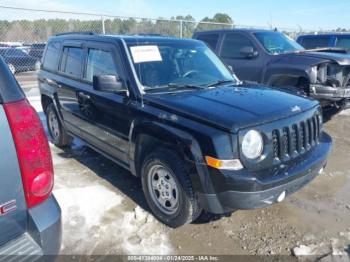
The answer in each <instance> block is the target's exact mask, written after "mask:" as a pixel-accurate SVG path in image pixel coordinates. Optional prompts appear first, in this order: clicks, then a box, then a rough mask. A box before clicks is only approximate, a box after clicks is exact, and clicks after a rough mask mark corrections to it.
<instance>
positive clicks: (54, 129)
mask: <svg viewBox="0 0 350 262" xmlns="http://www.w3.org/2000/svg"><path fill="white" fill-rule="evenodd" d="M45 113H46V121H47V127H48V129H49V133H50V136H51V138H52V143H53V144H54V145H55V146H58V147H64V146H69V145H70V144H71V143H72V140H73V138H72V137H71V136H70V135H68V134H67V132H66V131H65V129H64V127H63V126H62V124H61V121H60V120H59V118H58V115H57V112H56V108H55V106H54V104H52V103H51V104H49V105H48V106H47V108H46V111H45Z"/></svg>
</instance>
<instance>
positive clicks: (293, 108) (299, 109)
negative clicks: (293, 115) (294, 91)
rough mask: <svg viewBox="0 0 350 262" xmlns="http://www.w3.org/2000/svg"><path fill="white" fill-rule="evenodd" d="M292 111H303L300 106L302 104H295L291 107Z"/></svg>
mask: <svg viewBox="0 0 350 262" xmlns="http://www.w3.org/2000/svg"><path fill="white" fill-rule="evenodd" d="M291 111H292V112H300V111H301V108H300V106H293V107H292V108H291Z"/></svg>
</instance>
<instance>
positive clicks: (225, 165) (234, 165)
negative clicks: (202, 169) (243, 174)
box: [205, 156, 243, 170]
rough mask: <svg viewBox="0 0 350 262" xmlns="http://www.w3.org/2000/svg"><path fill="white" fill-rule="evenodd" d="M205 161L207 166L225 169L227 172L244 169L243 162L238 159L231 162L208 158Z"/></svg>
mask: <svg viewBox="0 0 350 262" xmlns="http://www.w3.org/2000/svg"><path fill="white" fill-rule="evenodd" d="M205 161H206V162H207V165H208V166H210V167H213V168H216V169H225V170H240V169H243V166H242V164H241V161H239V160H238V159H231V160H221V159H216V158H214V157H210V156H206V157H205Z"/></svg>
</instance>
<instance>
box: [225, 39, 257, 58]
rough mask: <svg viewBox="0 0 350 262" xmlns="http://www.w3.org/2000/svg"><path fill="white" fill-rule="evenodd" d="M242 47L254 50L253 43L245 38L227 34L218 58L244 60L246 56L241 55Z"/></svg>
mask: <svg viewBox="0 0 350 262" xmlns="http://www.w3.org/2000/svg"><path fill="white" fill-rule="evenodd" d="M244 47H252V48H253V49H255V47H254V45H253V43H252V42H251V41H250V40H249V39H248V38H247V37H246V36H244V35H241V34H237V33H229V34H227V35H226V36H225V39H224V42H223V44H222V48H221V54H220V56H221V57H223V58H229V59H243V58H246V56H245V55H244V54H242V53H241V50H242V48H244Z"/></svg>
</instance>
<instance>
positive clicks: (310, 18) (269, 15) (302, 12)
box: [0, 0, 350, 29]
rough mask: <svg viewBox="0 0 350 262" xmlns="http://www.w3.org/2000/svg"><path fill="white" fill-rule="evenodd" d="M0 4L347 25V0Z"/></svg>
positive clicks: (16, 15)
mask: <svg viewBox="0 0 350 262" xmlns="http://www.w3.org/2000/svg"><path fill="white" fill-rule="evenodd" d="M0 5H5V6H18V7H25V8H40V9H50V10H66V11H69V10H70V11H78V12H90V13H103V14H111V15H117V16H137V17H150V18H158V17H165V18H170V17H171V16H175V15H187V14H191V15H193V16H194V17H195V19H196V20H200V19H202V18H203V17H205V16H213V15H214V14H215V13H217V12H224V13H227V14H229V15H230V16H231V17H232V18H233V20H234V22H235V24H238V25H252V26H268V25H269V24H272V25H273V26H274V27H280V28H281V27H291V28H296V27H298V26H301V27H302V28H304V29H320V28H322V29H335V28H338V27H342V28H350V19H349V10H350V9H349V8H350V1H349V0H333V1H332V0H313V1H305V0H293V1H287V0H263V1H262V0H245V1H241V0H216V1H215V0H173V1H168V0H103V1H96V0H74V1H73V0H28V1H23V0H3V1H2V0H0ZM54 16H57V15H53V14H51V15H47V14H44V13H35V14H33V13H28V12H19V11H17V12H15V11H9V10H4V9H1V8H0V19H11V20H13V19H25V18H26V19H34V18H47V17H54ZM61 17H62V16H61ZM63 17H64V16H63ZM78 18H81V17H78Z"/></svg>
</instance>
